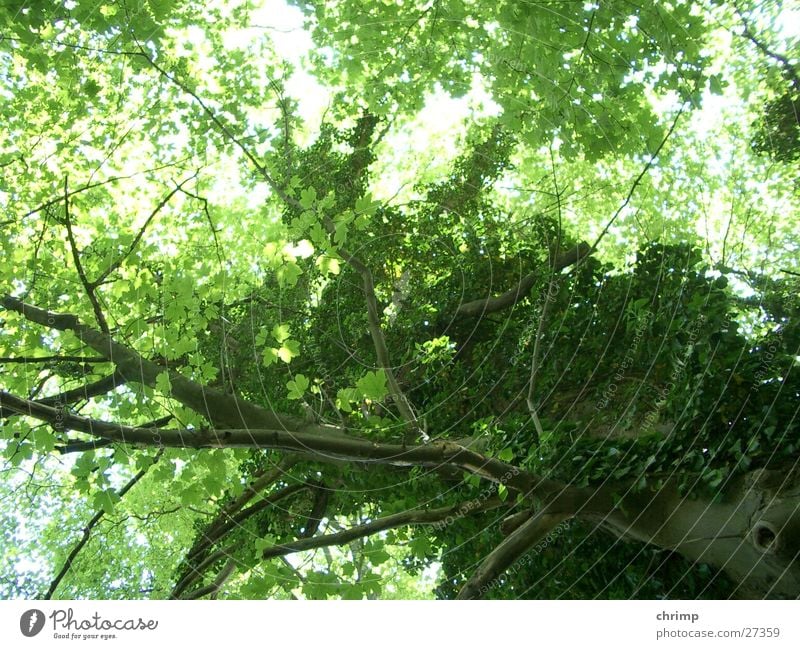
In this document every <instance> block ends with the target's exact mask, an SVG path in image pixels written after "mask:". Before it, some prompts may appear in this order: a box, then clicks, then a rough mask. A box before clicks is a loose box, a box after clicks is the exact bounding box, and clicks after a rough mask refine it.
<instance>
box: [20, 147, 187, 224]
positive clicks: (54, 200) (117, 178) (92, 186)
mask: <svg viewBox="0 0 800 649" xmlns="http://www.w3.org/2000/svg"><path fill="white" fill-rule="evenodd" d="M185 160H188V157H187V158H183V159H182V160H178V161H177V162H170V163H169V164H163V165H159V166H157V167H153V168H152V169H145V170H144V171H137V172H136V173H132V174H129V175H127V176H112V177H111V178H106V179H105V180H100V181H98V182H96V183H92V182H89V183H86V184H85V185H84V186H83V187H80V188H79V189H73V190H71V191H70V192H69V197H70V198H72V197H73V196H75V195H76V194H80V193H81V192H85V191H89V190H91V189H95V188H97V187H102V186H103V185H108V184H112V183H116V182H119V181H120V180H130V179H131V178H135V177H136V176H142V175H144V174H147V173H153V172H155V171H161V170H162V169H166V168H168V167H174V166H177V165H178V164H179V163H181V162H184V161H185ZM63 200H64V196H63V194H62V195H61V196H59V197H57V198H52V199H50V200H49V201H47V202H45V203H42V204H41V205H38V206H36V207H34V208H33V209H32V210H29V211H28V212H26V213H25V214H23V215H22V218H25V217H27V216H31V215H32V214H36V213H37V212H41V211H42V210H45V209H47V208H49V207H52V206H53V205H57V204H58V203H61V202H62V201H63Z"/></svg>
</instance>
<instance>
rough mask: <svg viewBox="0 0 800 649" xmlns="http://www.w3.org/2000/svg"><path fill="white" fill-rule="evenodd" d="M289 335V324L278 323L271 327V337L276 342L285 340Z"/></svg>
mask: <svg viewBox="0 0 800 649" xmlns="http://www.w3.org/2000/svg"><path fill="white" fill-rule="evenodd" d="M290 335H291V334H290V333H289V325H286V324H279V325H275V326H274V327H273V328H272V337H273V338H275V340H276V341H277V342H278V343H282V342H283V341H284V340H286V339H287V338H288V337H289V336H290Z"/></svg>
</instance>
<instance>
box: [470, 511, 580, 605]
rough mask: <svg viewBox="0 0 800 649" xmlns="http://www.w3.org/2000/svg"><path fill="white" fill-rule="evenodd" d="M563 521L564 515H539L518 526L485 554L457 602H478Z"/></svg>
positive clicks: (565, 516)
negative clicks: (522, 557) (496, 581)
mask: <svg viewBox="0 0 800 649" xmlns="http://www.w3.org/2000/svg"><path fill="white" fill-rule="evenodd" d="M567 518H569V517H568V516H567V515H566V514H547V513H540V514H535V515H533V516H532V517H531V518H530V520H528V521H527V522H525V523H523V524H522V525H520V526H519V527H518V528H517V529H516V530H514V531H513V532H512V533H511V534H510V535H509V536H508V537H506V538H505V539H504V540H503V541H502V542H501V543H500V544H499V545H498V546H497V547H496V548H495V549H494V550H492V551H491V552H490V553H489V556H487V557H486V559H485V560H484V561H483V563H482V564H481V565H480V567H479V568H478V569H477V570H476V571H475V573H474V574H473V575H472V577H470V579H469V580H468V581H467V583H466V584H464V586H463V587H462V588H461V590H460V591H459V593H458V597H457V599H477V598H479V597H480V596H481V595H483V594H484V593H485V592H486V591H487V590H488V589H489V587H490V585H491V583H492V582H493V581H494V580H495V579H497V578H498V577H499V576H500V575H502V574H503V573H504V572H505V571H506V570H507V569H508V568H509V567H510V566H511V565H512V564H513V563H514V562H515V561H516V560H517V559H519V558H520V557H521V556H522V555H524V554H525V553H526V552H527V551H528V550H529V549H530V548H531V547H532V546H533V545H535V544H536V543H538V542H539V540H540V539H541V538H542V537H543V536H545V535H546V534H547V533H548V532H550V530H552V529H553V528H554V527H555V526H556V525H558V524H559V523H561V522H562V521H563V520H566V519H567Z"/></svg>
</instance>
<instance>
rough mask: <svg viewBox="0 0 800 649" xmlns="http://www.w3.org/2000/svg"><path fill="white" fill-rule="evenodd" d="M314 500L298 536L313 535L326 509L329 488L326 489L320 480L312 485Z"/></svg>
mask: <svg viewBox="0 0 800 649" xmlns="http://www.w3.org/2000/svg"><path fill="white" fill-rule="evenodd" d="M313 490H314V502H313V504H312V505H311V512H309V514H308V518H307V519H306V522H305V523H304V524H303V529H302V530H301V532H300V535H299V538H301V539H307V538H310V537H312V536H314V535H315V534H316V533H317V530H318V529H319V526H320V524H321V523H322V519H323V518H324V517H325V512H326V511H327V509H328V500H329V499H330V496H331V490H330V489H328V488H327V487H326V486H325V485H324V484H323V483H322V482H318V483H317V484H315V485H314V486H313Z"/></svg>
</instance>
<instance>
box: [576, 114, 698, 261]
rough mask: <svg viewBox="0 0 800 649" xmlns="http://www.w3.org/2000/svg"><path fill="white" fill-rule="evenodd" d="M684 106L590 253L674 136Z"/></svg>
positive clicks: (590, 252) (591, 251) (629, 200)
mask: <svg viewBox="0 0 800 649" xmlns="http://www.w3.org/2000/svg"><path fill="white" fill-rule="evenodd" d="M684 108H685V104H683V105H681V107H680V109H679V110H678V114H677V115H675V119H674V120H673V122H672V125H671V126H670V127H669V130H668V131H667V134H666V135H665V136H664V137H663V138H662V140H661V142H660V143H659V145H658V147H656V150H655V152H654V153H653V154H652V155H651V156H650V158H649V159H648V161H647V164H645V166H644V168H643V169H642V171H641V172H640V173H639V175H638V176H637V177H636V180H634V181H633V185H631V189H630V191H629V192H628V195H627V196H626V197H625V200H624V201H622V205H620V206H619V209H618V210H617V211H616V212H614V216H612V217H611V220H610V221H609V222H608V223H607V224H606V227H604V228H603V231H602V232H601V233H600V236H599V237H597V240H596V241H595V242H594V244H592V247H591V249H590V251H589V254H592V253H593V252H594V251H595V250H597V246H598V245H600V242H601V241H602V240H603V237H605V236H606V234H607V233H608V231H609V229H610V228H611V226H612V225H613V224H614V221H616V220H617V217H618V216H619V215H620V214H621V213H622V210H624V209H625V208H626V207H627V206H628V203H630V202H631V198H632V197H633V193H634V192H635V191H636V188H637V187H638V186H639V183H641V182H642V179H643V178H644V177H645V175H646V174H647V172H648V171H650V169H651V167H652V166H653V163H654V162H655V160H656V158H657V157H658V154H659V153H661V149H663V148H664V145H665V144H666V143H667V140H669V138H670V137H672V133H673V132H674V131H675V127H677V126H678V120H679V119H680V118H681V115H683V110H684Z"/></svg>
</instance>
